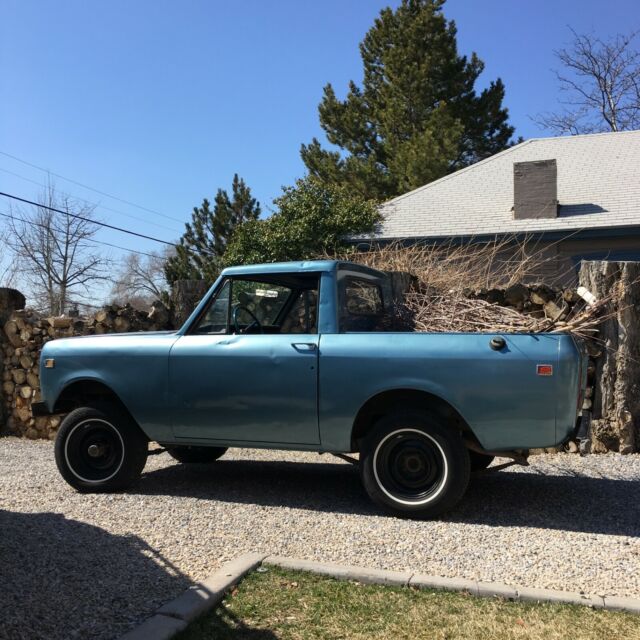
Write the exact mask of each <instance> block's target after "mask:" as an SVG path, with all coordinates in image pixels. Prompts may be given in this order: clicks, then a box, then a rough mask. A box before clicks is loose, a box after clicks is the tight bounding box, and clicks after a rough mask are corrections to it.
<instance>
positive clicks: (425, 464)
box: [373, 429, 447, 504]
mask: <svg viewBox="0 0 640 640" xmlns="http://www.w3.org/2000/svg"><path fill="white" fill-rule="evenodd" d="M373 464H374V472H375V476H376V480H377V481H378V485H379V486H380V488H381V489H382V490H383V491H384V492H385V493H386V494H387V495H388V496H389V497H390V498H392V499H393V500H395V501H397V502H402V503H406V504H424V503H426V502H430V501H431V500H433V499H434V498H435V497H436V496H437V495H438V494H439V493H440V490H441V489H442V486H443V484H444V482H445V480H446V476H447V463H446V460H445V457H444V452H443V450H442V448H441V447H440V445H439V444H438V443H437V442H436V441H435V440H434V439H433V438H432V437H431V436H429V435H428V434H426V433H424V432H422V431H418V430H417V429H403V430H398V431H395V432H394V433H392V434H390V435H388V436H387V437H386V438H384V439H383V440H382V441H381V442H380V444H379V445H378V447H377V449H376V451H375V454H374V461H373Z"/></svg>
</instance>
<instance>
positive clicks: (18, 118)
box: [0, 0, 640, 254]
mask: <svg viewBox="0 0 640 640" xmlns="http://www.w3.org/2000/svg"><path fill="white" fill-rule="evenodd" d="M389 4H391V6H395V4H397V3H396V2H391V3H389V2H383V1H378V0H350V1H349V0H322V1H319V2H307V1H301V0H295V1H294V0H270V1H269V2H265V1H264V0H262V1H259V0H246V1H244V2H228V1H227V2H221V1H218V0H208V1H207V0H184V1H181V2H178V1H177V0H175V1H174V2H168V1H164V0H162V1H158V0H153V1H152V0H136V1H133V2H132V1H131V0H128V1H125V0H110V1H109V2H104V1H103V2H98V1H97V0H94V1H93V2H87V1H86V0H59V1H58V2H50V1H46V0H40V1H37V2H36V1H34V0H4V1H3V2H2V4H1V8H0V151H2V152H5V153H9V154H11V155H15V156H18V157H20V158H23V159H24V160H27V161H29V162H31V163H33V164H36V165H38V166H41V167H46V168H48V169H49V170H50V171H52V172H55V173H59V174H62V175H64V176H67V177H69V178H73V179H74V180H76V181H78V182H81V183H84V184H87V185H90V186H92V187H94V188H96V189H99V190H101V191H104V192H108V193H110V194H113V195H116V196H119V197H120V198H123V199H126V200H129V201H131V202H135V203H138V204H140V205H143V206H145V207H147V208H149V209H153V210H155V211H157V212H160V213H163V214H165V215H166V216H169V217H170V218H175V220H173V219H168V218H161V217H160V216H158V215H157V214H152V213H149V212H148V211H142V210H140V209H137V208H134V207H132V206H129V205H126V204H124V203H121V202H115V201H112V200H109V199H108V198H106V197H104V196H100V195H98V194H96V193H93V192H91V191H87V190H85V189H83V188H81V187H79V186H77V185H73V184H68V183H66V182H64V181H63V180H60V179H57V180H56V185H57V187H58V188H59V189H61V190H64V191H66V192H68V193H70V194H72V195H75V196H77V197H81V198H87V199H90V200H92V201H94V202H98V203H99V204H102V205H106V206H108V207H110V208H112V209H118V210H119V211H122V212H123V213H128V214H130V215H133V216H136V217H138V218H142V219H143V220H144V221H139V220H133V219H131V218H128V217H126V216H124V215H122V214H120V213H114V212H112V211H107V210H105V209H100V208H98V209H97V214H98V215H99V216H100V217H101V218H102V219H103V220H104V221H106V222H109V223H111V224H114V225H119V226H126V227H129V228H131V229H133V230H135V231H139V232H142V233H148V234H150V235H154V236H158V237H161V238H163V239H166V240H174V239H176V238H178V237H179V235H180V233H181V231H182V228H183V226H182V222H184V221H186V220H188V219H189V216H190V212H191V208H192V207H193V206H194V205H196V204H199V202H200V201H201V200H202V198H203V197H205V196H209V197H212V196H213V195H214V194H215V191H216V189H217V188H218V187H219V186H222V187H228V186H229V184H230V182H231V177H232V176H233V173H234V172H238V173H239V174H240V175H241V176H243V177H244V178H245V180H246V181H247V183H248V184H249V185H250V186H251V188H252V189H253V191H254V194H255V195H256V196H257V197H258V198H259V199H260V201H261V202H262V204H263V208H265V209H267V210H268V208H269V206H270V203H271V201H272V199H273V198H274V197H275V196H277V195H278V194H279V193H280V190H281V186H282V185H286V184H291V183H292V182H293V180H294V179H295V178H296V177H299V176H301V175H302V174H303V173H304V169H303V165H302V163H301V161H300V157H299V148H300V144H301V143H302V142H308V141H310V140H311V138H312V137H313V136H319V137H322V131H321V129H320V127H319V124H318V117H317V105H318V102H319V100H320V98H321V95H322V88H323V86H324V85H325V83H327V82H331V83H332V84H333V85H334V87H335V88H336V91H337V92H338V94H339V95H343V94H344V92H345V89H346V86H347V82H348V81H349V80H350V79H354V80H356V81H360V78H361V73H362V67H361V62H360V57H359V52H358V43H359V42H360V41H361V39H362V37H363V36H364V34H365V32H366V31H367V29H368V28H369V27H370V26H371V24H372V23H373V20H374V18H375V16H376V15H377V14H378V12H379V10H380V9H381V8H382V7H384V6H387V5H389ZM445 15H446V16H447V17H448V18H452V19H454V20H455V21H456V23H457V26H458V31H459V48H460V51H461V52H463V53H470V52H471V51H475V52H477V53H478V55H479V56H480V58H481V59H482V60H484V62H485V63H486V70H485V73H484V75H483V77H482V81H483V82H487V81H488V80H490V79H493V78H496V77H498V76H499V77H501V78H502V79H503V80H504V82H505V85H506V106H507V107H508V108H509V110H510V115H511V122H512V124H514V125H515V126H516V134H517V135H522V136H524V137H525V138H529V137H534V136H539V135H545V134H544V132H542V131H540V130H539V129H538V128H537V126H536V125H535V124H534V123H533V122H532V121H531V120H530V116H531V115H534V114H536V113H538V112H540V111H543V110H545V109H553V108H554V107H556V105H557V99H558V92H557V87H556V83H555V79H554V76H553V74H552V72H551V68H552V67H553V66H554V58H553V49H554V48H558V47H561V46H562V45H563V44H566V43H567V42H568V41H569V40H570V33H569V30H568V25H571V26H572V27H573V28H574V29H575V30H576V31H578V32H594V33H596V34H598V35H600V36H601V37H608V36H610V35H614V34H616V33H618V32H625V33H628V32H629V31H630V30H631V29H633V28H636V29H637V28H640V3H638V1H637V0H617V1H615V2H610V3H607V5H606V7H605V6H604V5H603V3H602V2H601V0H598V1H596V0H563V1H562V2H558V1H557V0H539V1H538V2H536V3H532V2H524V1H518V0H483V1H482V2H479V1H473V0H449V2H447V4H446V5H445ZM3 170H4V171H3ZM7 171H10V172H13V173H16V174H20V175H21V176H22V177H23V178H27V179H28V180H31V181H35V182H42V181H44V180H45V178H46V176H45V175H44V174H43V173H42V172H40V171H38V170H36V169H33V168H30V167H28V166H25V165H22V164H20V163H19V162H16V161H14V160H11V159H10V158H7V157H6V156H2V155H0V191H9V192H13V193H17V194H19V195H23V196H24V197H27V198H29V197H33V196H35V195H36V193H37V191H38V187H37V186H35V185H34V184H33V183H32V182H28V181H26V180H24V179H21V178H18V177H16V176H13V175H11V174H9V173H7ZM6 208H7V207H6V202H4V199H3V198H0V211H6ZM181 221H182V222H181ZM0 224H2V223H1V222H0ZM157 225H162V226H157ZM98 238H100V239H102V240H105V241H107V242H112V243H117V244H120V245H122V246H127V247H131V248H135V249H141V250H145V251H146V250H150V249H154V248H158V247H159V245H154V244H153V243H151V242H148V241H139V240H135V239H133V238H131V237H127V236H122V235H120V234H117V233H115V232H110V231H106V230H104V231H101V232H100V234H99V236H98ZM0 251H1V248H0ZM115 253H116V254H117V252H115Z"/></svg>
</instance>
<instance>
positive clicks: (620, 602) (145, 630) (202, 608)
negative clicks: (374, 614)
mask: <svg viewBox="0 0 640 640" xmlns="http://www.w3.org/2000/svg"><path fill="white" fill-rule="evenodd" d="M260 565H270V566H275V567H281V568H282V569H290V570H293V571H307V572H310V573H316V574H320V575H324V576H329V577H331V578H335V579H337V580H353V581H354V582H363V583H366V584H382V585H392V586H398V587H413V588H416V589H443V590H446V591H463V592H467V593H470V594H471V595H473V596H479V597H485V598H503V599H505V600H512V601H520V602H550V603H553V604H573V605H581V606H587V607H591V608H595V609H606V610H609V611H625V612H627V613H635V614H638V615H640V599H636V598H621V597H618V596H604V597H602V596H588V595H585V594H582V593H573V592H571V591H555V590H553V589H533V588H530V587H512V586H510V585H507V584H502V583H500V582H478V581H476V580H466V579H464V578H443V577H440V576H430V575H427V574H422V573H411V572H410V571H389V570H387V569H366V568H364V567H354V566H349V565H340V564H332V563H327V562H314V561H312V560H301V559H297V558H285V557H282V556H268V555H266V554H264V553H263V554H260V553H247V554H244V555H242V556H239V557H238V558H236V559H235V560H232V561H231V562H229V563H227V564H225V565H224V566H223V567H222V568H221V569H220V570H218V571H216V572H215V573H214V574H213V575H211V576H209V577H208V578H207V579H206V580H204V581H203V582H200V583H198V584H196V585H194V586H193V587H190V588H189V589H187V590H186V591H184V592H183V593H182V594H181V595H179V596H178V597H177V598H175V600H171V602H168V603H166V604H165V605H163V606H162V607H160V608H159V609H158V610H157V611H156V613H155V615H153V616H152V617H151V618H149V619H147V620H145V621H144V622H143V623H142V624H141V625H139V626H138V627H136V628H134V629H133V630H131V631H129V632H128V633H126V634H124V635H123V636H121V637H120V639H119V640H169V639H170V638H172V637H173V636H175V635H176V634H177V633H178V632H180V631H182V630H184V629H186V627H187V625H188V623H189V622H191V621H193V620H195V619H196V618H197V617H199V616H201V615H202V614H203V613H205V612H207V611H208V610H209V609H212V608H213V607H215V606H216V605H217V604H219V603H220V602H221V601H222V599H223V598H224V595H225V593H226V592H227V591H228V590H229V589H230V588H231V587H232V586H234V585H236V584H238V583H239V582H240V581H241V580H242V578H244V576H246V575H247V574H248V573H249V572H251V571H253V570H254V569H256V568H257V567H259V566H260Z"/></svg>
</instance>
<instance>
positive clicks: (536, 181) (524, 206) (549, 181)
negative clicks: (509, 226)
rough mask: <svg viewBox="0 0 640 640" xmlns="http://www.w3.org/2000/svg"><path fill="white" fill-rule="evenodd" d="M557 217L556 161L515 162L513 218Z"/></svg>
mask: <svg viewBox="0 0 640 640" xmlns="http://www.w3.org/2000/svg"><path fill="white" fill-rule="evenodd" d="M557 215H558V169H557V166H556V161H555V160H536V161H534V162H514V164H513V217H514V219H515V220H524V219H527V218H556V217H557Z"/></svg>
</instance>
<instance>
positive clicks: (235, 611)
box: [178, 567, 640, 640]
mask: <svg viewBox="0 0 640 640" xmlns="http://www.w3.org/2000/svg"><path fill="white" fill-rule="evenodd" d="M178 638H179V639H180V640H212V639H213V638H216V639H220V640H224V639H229V638H233V639H234V640H269V639H275V638H282V639H286V640H312V639H326V640H328V639H334V638H342V639H345V640H365V639H366V640H368V639H369V638H376V640H398V639H401V638H429V639H430V640H431V639H433V640H444V639H449V638H456V639H458V638H460V639H463V640H466V639H468V640H485V639H486V640H511V639H514V640H515V639H517V640H522V639H526V640H577V639H579V640H583V639H584V640H618V639H622V638H624V639H626V640H638V639H640V618H639V617H638V616H633V615H631V614H624V613H613V612H609V611H600V610H592V609H588V608H587V607H579V606H570V605H551V604H540V605H536V604H527V603H516V602H505V601H503V600H499V599H489V598H476V597H473V596H470V595H465V594H459V593H449V592H445V591H430V590H425V591H422V590H415V589H409V588H402V587H384V586H377V585H362V584H357V583H350V582H340V581H337V580H333V579H331V578H327V577H322V576H317V575H314V574H311V573H303V572H292V571H284V570H282V569H279V568H277V567H269V568H268V570H267V571H266V572H264V573H256V572H254V573H253V574H251V575H250V576H249V577H247V578H246V579H245V580H244V581H243V582H242V583H241V585H240V586H239V587H238V588H237V589H236V590H234V591H233V593H231V594H229V595H227V597H226V598H225V600H224V601H223V603H222V605H221V606H219V607H218V608H217V609H216V610H215V611H214V612H212V613H210V614H209V615H207V616H205V617H204V618H202V619H201V620H198V621H196V622H195V623H193V624H192V625H191V626H190V627H189V628H188V629H187V630H186V631H185V632H183V633H182V634H180V635H179V636H178Z"/></svg>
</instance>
